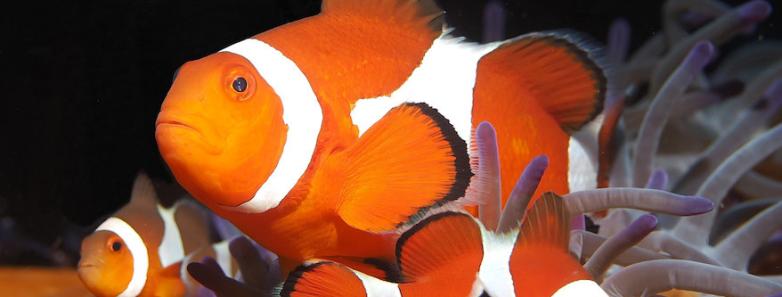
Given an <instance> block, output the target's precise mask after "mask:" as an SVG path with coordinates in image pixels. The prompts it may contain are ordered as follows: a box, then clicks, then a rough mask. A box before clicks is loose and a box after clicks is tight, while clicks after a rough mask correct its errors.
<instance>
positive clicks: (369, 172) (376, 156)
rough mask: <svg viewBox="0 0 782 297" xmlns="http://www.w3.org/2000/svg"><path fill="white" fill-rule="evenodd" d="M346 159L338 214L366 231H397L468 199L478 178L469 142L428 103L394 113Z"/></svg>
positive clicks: (372, 129)
mask: <svg viewBox="0 0 782 297" xmlns="http://www.w3.org/2000/svg"><path fill="white" fill-rule="evenodd" d="M343 153H344V156H343V159H344V160H346V161H345V162H346V163H347V166H345V167H346V169H345V171H344V172H345V174H346V177H345V186H344V191H343V193H344V194H343V195H344V196H343V197H344V198H343V200H342V201H341V204H340V205H339V206H338V209H337V212H338V213H339V215H340V217H341V218H342V219H343V220H344V221H345V222H346V223H347V224H348V225H350V226H352V227H354V228H357V229H361V230H366V231H372V232H380V231H390V230H394V229H395V228H397V227H399V226H401V225H403V224H405V223H408V222H410V221H415V220H417V219H418V217H417V215H419V214H421V213H423V212H425V211H426V210H427V209H428V208H430V207H434V206H439V205H441V204H443V203H446V202H448V201H453V200H456V199H459V198H461V197H463V196H464V193H465V191H466V189H467V184H468V183H469V180H470V177H471V176H472V172H471V171H470V164H469V157H468V155H467V145H466V144H465V142H464V140H462V139H461V138H459V136H458V134H457V133H456V130H455V129H454V128H453V126H452V125H451V124H450V123H449V122H448V120H447V119H446V118H445V117H443V116H442V115H441V114H440V113H439V112H437V110H435V109H434V108H432V107H430V106H428V105H426V104H424V103H415V104H413V103H406V104H402V105H400V106H398V107H395V108H393V109H391V110H390V111H389V112H388V113H386V115H385V116H384V117H383V118H382V119H380V121H378V122H377V123H375V124H374V125H373V126H371V127H370V128H369V129H368V130H367V131H366V132H365V133H364V134H363V135H362V136H361V137H360V138H359V139H358V141H357V143H356V144H355V145H353V146H352V147H350V148H348V149H347V150H345V151H344V152H343Z"/></svg>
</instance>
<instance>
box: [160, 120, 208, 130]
mask: <svg viewBox="0 0 782 297" xmlns="http://www.w3.org/2000/svg"><path fill="white" fill-rule="evenodd" d="M155 126H156V127H157V128H160V127H162V126H171V127H179V128H185V129H190V130H193V131H196V132H198V133H199V134H200V133H201V131H198V129H196V128H194V127H193V126H190V125H188V124H187V123H184V122H181V121H177V120H169V119H158V120H157V122H156V123H155Z"/></svg>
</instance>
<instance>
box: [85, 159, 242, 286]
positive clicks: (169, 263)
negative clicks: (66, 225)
mask: <svg viewBox="0 0 782 297" xmlns="http://www.w3.org/2000/svg"><path fill="white" fill-rule="evenodd" d="M227 243H228V242H222V243H219V244H215V245H212V244H211V243H210V242H209V229H208V221H207V217H206V216H205V214H204V213H203V212H202V211H201V210H199V209H198V208H197V207H196V206H195V205H194V204H189V203H184V202H179V203H177V204H175V205H174V206H172V207H171V208H168V209H166V208H163V207H162V206H160V205H159V204H158V201H157V198H156V194H155V191H154V188H153V186H152V184H151V182H150V181H149V179H148V178H147V177H146V175H143V174H142V175H139V176H138V177H137V178H136V181H135V183H134V185H133V193H132V195H131V200H130V202H129V203H128V204H127V205H126V206H124V207H123V208H122V209H120V210H119V211H117V213H115V214H114V215H113V216H112V217H110V218H109V219H107V220H106V221H105V222H103V223H102V224H101V225H100V226H99V227H98V228H97V230H96V231H95V232H94V233H92V234H91V235H89V236H87V237H86V238H85V239H84V240H83V242H82V247H81V260H80V261H79V269H78V270H79V277H80V278H81V280H82V282H83V283H84V284H85V286H86V287H87V288H88V289H89V290H90V291H91V292H92V293H93V294H95V295H96V296H112V297H113V296H196V295H197V292H198V291H199V290H204V288H203V287H201V286H200V285H199V284H198V283H197V282H195V281H194V280H192V279H191V278H190V277H189V275H188V274H187V273H186V272H185V269H184V266H186V265H187V263H188V261H190V259H191V258H193V259H195V260H200V259H201V258H202V257H203V256H207V255H208V256H212V257H215V258H218V259H221V260H222V261H221V263H220V264H221V266H222V267H223V269H226V271H228V273H229V274H230V275H235V273H236V272H237V269H236V268H237V267H238V266H237V265H236V264H235V263H232V262H233V260H232V258H231V256H230V253H229V252H228V248H227Z"/></svg>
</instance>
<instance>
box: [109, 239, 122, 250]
mask: <svg viewBox="0 0 782 297" xmlns="http://www.w3.org/2000/svg"><path fill="white" fill-rule="evenodd" d="M121 248H122V244H121V243H119V241H115V242H114V243H112V244H111V249H112V250H114V251H115V252H118V251H119V249H121Z"/></svg>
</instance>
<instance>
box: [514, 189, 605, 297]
mask: <svg viewBox="0 0 782 297" xmlns="http://www.w3.org/2000/svg"><path fill="white" fill-rule="evenodd" d="M569 224H570V215H569V213H568V211H567V209H566V208H565V203H564V201H563V200H562V198H561V197H559V196H557V195H556V194H554V193H551V192H546V193H544V194H543V195H542V197H541V198H540V199H538V200H537V201H536V202H535V205H534V206H533V207H532V208H531V209H530V210H529V211H528V214H527V216H526V217H525V218H524V221H523V223H522V225H521V230H520V231H519V235H518V238H517V239H516V246H514V248H513V253H512V254H511V257H510V271H511V275H512V277H513V284H514V286H515V290H516V296H531V297H532V296H535V297H537V296H551V295H552V294H554V293H555V292H557V290H559V289H560V288H562V287H563V286H565V285H567V284H570V283H571V282H574V281H577V280H590V279H591V277H590V275H589V274H588V273H587V272H586V271H585V270H584V268H583V267H582V266H581V263H579V262H578V260H577V259H576V258H575V257H574V256H573V255H571V254H570V251H569V250H568V243H569V237H570V227H569V226H570V225H569Z"/></svg>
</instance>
